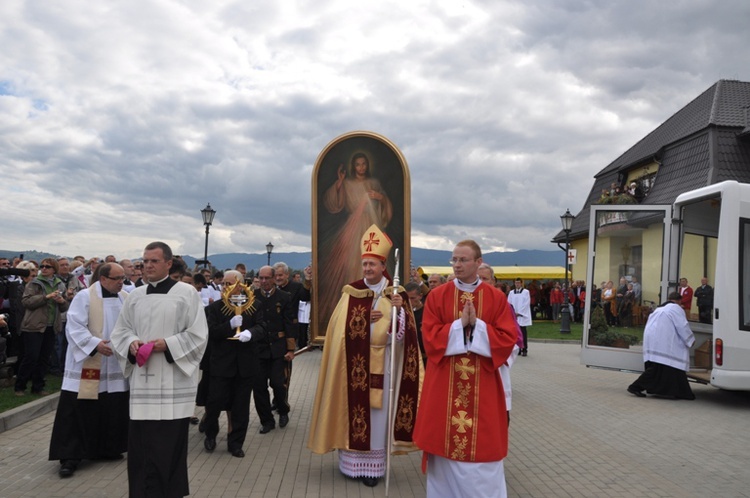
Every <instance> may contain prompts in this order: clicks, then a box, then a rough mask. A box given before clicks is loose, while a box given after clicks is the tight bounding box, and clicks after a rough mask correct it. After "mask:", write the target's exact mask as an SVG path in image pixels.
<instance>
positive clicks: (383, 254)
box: [360, 223, 393, 261]
mask: <svg viewBox="0 0 750 498" xmlns="http://www.w3.org/2000/svg"><path fill="white" fill-rule="evenodd" d="M392 247H393V242H391V239H389V238H388V236H387V235H386V234H385V233H383V231H382V230H380V228H378V226H377V225H375V224H374V223H373V225H372V226H371V227H370V228H368V229H367V231H365V234H364V235H363V236H362V243H361V245H360V248H361V249H362V259H364V258H375V259H379V260H380V261H386V260H387V259H388V254H389V253H390V252H391V248H392Z"/></svg>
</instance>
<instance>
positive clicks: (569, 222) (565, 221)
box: [560, 209, 576, 334]
mask: <svg viewBox="0 0 750 498" xmlns="http://www.w3.org/2000/svg"><path fill="white" fill-rule="evenodd" d="M575 218H576V217H575V216H573V215H572V214H570V209H566V210H565V214H564V215H562V216H560V221H561V222H562V226H563V231H564V232H565V299H564V300H563V309H562V314H561V319H560V333H561V334H570V307H569V306H570V288H569V287H570V285H569V283H568V261H569V260H568V253H569V252H570V229H571V227H572V226H573V220H575Z"/></svg>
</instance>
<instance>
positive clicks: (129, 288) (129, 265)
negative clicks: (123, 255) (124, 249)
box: [120, 259, 135, 293]
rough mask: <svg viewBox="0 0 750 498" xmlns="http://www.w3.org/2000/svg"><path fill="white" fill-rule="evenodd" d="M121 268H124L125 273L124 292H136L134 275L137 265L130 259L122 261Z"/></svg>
mask: <svg viewBox="0 0 750 498" xmlns="http://www.w3.org/2000/svg"><path fill="white" fill-rule="evenodd" d="M120 266H122V269H123V271H124V272H125V280H124V282H123V284H122V290H124V291H125V292H127V293H130V292H133V291H134V290H135V283H134V282H133V274H134V273H135V265H134V264H133V262H132V261H130V260H129V259H123V260H120Z"/></svg>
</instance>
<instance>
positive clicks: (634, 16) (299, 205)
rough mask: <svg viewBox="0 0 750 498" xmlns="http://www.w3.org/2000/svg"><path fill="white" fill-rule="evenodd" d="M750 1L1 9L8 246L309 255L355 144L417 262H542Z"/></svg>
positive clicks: (741, 57)
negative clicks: (391, 174) (445, 253)
mask: <svg viewBox="0 0 750 498" xmlns="http://www.w3.org/2000/svg"><path fill="white" fill-rule="evenodd" d="M747 19H750V2H747V1H745V0H722V1H721V2H716V1H715V0H692V1H687V0H682V1H680V0H675V1H670V2H653V1H652V0H648V1H642V0H634V1H627V2H623V1H598V0H588V1H579V0H566V1H564V2H560V1H558V0H523V1H506V0H489V1H462V0H436V1H422V0H408V1H403V0H401V1H391V0H378V1H369V0H362V1H359V2H350V1H346V0H316V1H288V0H272V1H266V0H255V1H252V2H248V1H233V0H232V1H227V0H211V1H210V2H209V1H175V0H172V1H166V0H148V1H144V0H112V1H107V2H91V1H73V0H60V1H55V2H32V1H23V0H5V1H3V4H2V7H0V47H3V49H2V50H0V173H1V174H2V183H0V193H1V195H2V200H3V205H4V206H5V209H4V216H3V221H2V224H0V248H2V249H7V250H18V251H19V252H20V251H24V250H26V251H28V250H32V249H36V250H41V251H47V252H51V253H53V254H60V255H67V256H73V255H77V254H82V255H84V256H86V257H91V256H99V257H103V256H104V255H106V254H115V255H116V256H117V257H118V258H125V257H138V256H140V255H141V254H142V249H143V247H144V246H145V245H146V244H147V243H148V242H151V241H153V240H164V241H166V242H167V243H169V244H170V245H171V246H172V248H173V250H174V252H175V253H176V254H190V255H193V256H196V257H202V255H203V250H204V243H205V227H204V226H203V223H202V219H201V214H200V210H201V209H202V208H204V207H205V206H206V204H207V203H210V204H211V206H212V207H213V208H214V209H215V210H216V211H217V214H216V217H215V219H214V223H213V225H212V226H211V228H210V237H209V250H208V252H209V254H216V253H228V252H246V253H265V251H266V250H265V245H266V244H267V243H268V242H269V241H271V242H272V243H273V244H274V246H275V247H274V252H297V251H299V252H306V251H309V250H310V245H311V214H310V211H311V178H312V173H313V168H314V165H315V161H316V159H317V156H318V154H319V153H320V152H321V151H322V150H323V149H324V148H325V147H326V146H327V145H328V144H329V143H330V142H331V141H332V140H334V139H335V138H336V137H339V136H340V135H342V134H344V133H347V132H350V131H355V130H367V131H372V132H375V133H378V134H380V135H383V136H385V137H387V138H388V139H389V140H390V141H391V142H393V143H394V144H395V145H396V146H398V147H399V149H400V150H401V152H402V153H403V155H404V157H405V158H406V161H407V163H408V166H409V170H410V176H411V183H412V190H411V207H412V209H411V224H412V246H414V247H420V248H427V249H443V250H450V249H452V247H453V245H454V244H455V242H457V241H459V240H462V239H465V238H473V239H475V240H477V241H478V242H479V244H480V245H481V246H482V249H483V250H484V251H485V252H490V251H511V250H518V249H542V250H555V249H556V246H555V245H554V244H551V243H550V240H551V239H552V237H554V236H555V234H556V233H557V232H558V231H559V230H560V227H561V225H560V218H559V216H560V215H562V214H563V213H564V212H565V210H566V209H568V208H569V209H570V210H571V212H573V213H574V214H576V213H577V212H578V211H579V210H580V209H581V208H582V206H583V203H584V202H585V200H586V197H587V195H588V193H589V191H590V189H591V187H592V185H593V176H594V174H596V173H597V172H598V171H599V170H601V169H603V168H604V167H605V166H607V165H608V164H609V163H610V162H612V161H613V160H615V159H616V158H617V157H618V156H619V155H620V154H622V153H623V152H624V151H625V150H627V149H628V148H629V147H631V146H632V145H633V144H635V143H636V142H637V141H638V140H640V139H641V138H642V137H643V136H645V135H646V134H647V133H649V132H650V131H651V130H653V129H654V128H655V127H657V126H658V125H659V124H661V123H662V122H664V121H665V120H666V119H667V118H669V117H670V116H671V115H672V114H674V113H675V112H677V111H678V110H679V109H680V108H682V107H684V106H685V105H686V104H687V103H688V102H690V101H691V100H692V99H694V98H695V97H697V96H698V95H699V94H700V93H702V92H703V91H705V90H706V89H707V88H708V87H710V86H711V85H712V84H714V83H715V82H716V81H718V80H719V79H736V80H742V81H750V51H748V50H747V48H748V46H749V45H750V43H749V42H750V30H748V29H747Z"/></svg>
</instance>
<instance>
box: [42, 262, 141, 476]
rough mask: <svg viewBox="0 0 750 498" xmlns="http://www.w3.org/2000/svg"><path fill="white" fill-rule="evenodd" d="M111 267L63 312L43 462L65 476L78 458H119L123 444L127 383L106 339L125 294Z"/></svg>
mask: <svg viewBox="0 0 750 498" xmlns="http://www.w3.org/2000/svg"><path fill="white" fill-rule="evenodd" d="M124 278H125V274H124V272H123V269H122V267H121V266H120V265H118V264H117V263H105V264H103V265H102V266H101V268H100V269H99V281H98V282H95V283H93V284H92V285H91V287H89V288H87V289H84V290H82V291H81V292H79V293H78V294H76V296H75V298H74V299H73V302H72V303H71V304H70V308H69V309H68V323H67V329H66V334H67V336H68V338H69V340H68V350H67V358H66V361H65V376H64V378H63V383H62V390H61V391H60V401H59V403H58V405H57V413H56V415H55V423H54V425H53V427H52V439H51V441H50V449H49V459H50V460H59V461H60V470H59V474H60V477H70V476H72V475H73V473H74V472H75V471H76V469H77V468H78V464H79V463H80V462H81V460H83V459H90V460H94V459H104V460H119V459H120V458H122V453H124V452H125V451H127V446H128V383H127V381H126V380H125V377H124V376H123V374H122V369H121V368H120V365H119V364H118V362H117V358H116V357H114V356H112V347H111V345H110V335H111V332H112V329H113V328H114V326H115V323H116V322H117V317H118V316H119V314H120V310H121V309H122V305H123V303H124V302H125V298H126V297H127V293H126V292H124V291H123V290H122V285H123V279H124Z"/></svg>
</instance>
